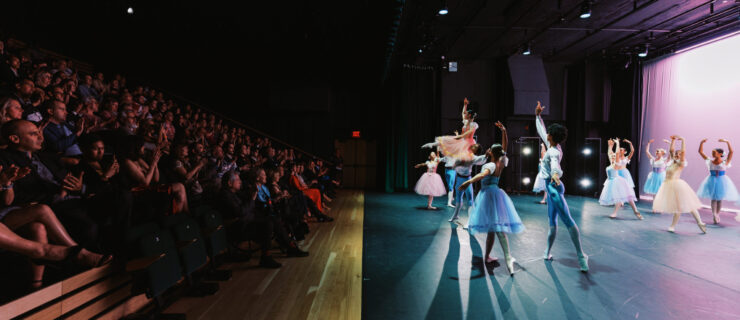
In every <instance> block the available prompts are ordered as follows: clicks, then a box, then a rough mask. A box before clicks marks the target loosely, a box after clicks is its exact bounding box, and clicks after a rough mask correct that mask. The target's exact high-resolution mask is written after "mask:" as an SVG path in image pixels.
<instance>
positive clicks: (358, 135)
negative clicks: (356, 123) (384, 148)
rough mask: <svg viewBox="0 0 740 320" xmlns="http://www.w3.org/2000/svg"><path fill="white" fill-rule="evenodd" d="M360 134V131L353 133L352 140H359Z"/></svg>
mask: <svg viewBox="0 0 740 320" xmlns="http://www.w3.org/2000/svg"><path fill="white" fill-rule="evenodd" d="M359 137H360V132H359V131H352V138H359Z"/></svg>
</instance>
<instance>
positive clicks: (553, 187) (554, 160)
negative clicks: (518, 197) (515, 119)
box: [535, 101, 588, 272]
mask: <svg viewBox="0 0 740 320" xmlns="http://www.w3.org/2000/svg"><path fill="white" fill-rule="evenodd" d="M544 109H545V107H544V106H542V105H541V104H540V102H539V101H537V108H536V109H535V115H536V116H537V117H536V120H535V124H536V126H537V133H538V134H539V135H540V138H542V140H544V141H545V142H546V146H547V153H546V154H545V158H544V160H543V161H542V164H543V168H544V172H545V174H546V175H547V183H546V184H545V186H546V190H547V215H548V217H549V222H550V232H549V233H548V235H547V249H546V250H545V260H552V255H551V254H550V250H551V249H552V245H553V243H555V235H556V234H557V230H558V221H557V219H558V216H560V219H561V220H563V223H564V224H565V226H566V227H568V232H569V233H570V239H571V240H572V241H573V245H574V246H575V248H576V254H577V255H578V264H579V266H580V268H581V271H583V272H588V256H587V255H586V254H585V253H584V252H583V248H582V247H581V233H580V232H579V231H578V226H577V225H576V222H575V221H574V220H573V217H571V215H570V210H569V209H568V203H566V202H565V196H564V195H563V194H564V193H565V187H564V186H563V184H562V183H561V181H560V177H562V176H563V170H562V169H561V168H560V161H561V160H562V158H563V152H562V150H561V148H560V144H561V143H562V142H563V141H565V139H566V138H567V137H568V129H567V128H565V127H564V126H562V125H559V124H557V123H553V124H551V125H550V126H548V127H547V129H545V122H544V121H543V120H542V117H540V114H541V113H542V110H544Z"/></svg>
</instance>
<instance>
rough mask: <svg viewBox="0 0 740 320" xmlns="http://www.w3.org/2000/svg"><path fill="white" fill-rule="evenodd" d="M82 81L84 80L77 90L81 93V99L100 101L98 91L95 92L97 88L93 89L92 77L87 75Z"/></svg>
mask: <svg viewBox="0 0 740 320" xmlns="http://www.w3.org/2000/svg"><path fill="white" fill-rule="evenodd" d="M82 79H83V80H82V82H81V83H80V85H79V86H78V87H77V90H78V91H79V92H80V97H81V98H83V99H84V98H87V97H92V98H94V99H95V100H100V93H98V91H97V90H95V88H93V86H92V84H93V78H92V76H91V75H86V76H84V77H83V78H82Z"/></svg>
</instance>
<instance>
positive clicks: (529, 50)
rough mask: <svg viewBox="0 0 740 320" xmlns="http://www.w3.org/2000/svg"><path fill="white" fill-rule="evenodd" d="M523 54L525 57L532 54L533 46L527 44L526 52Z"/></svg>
mask: <svg viewBox="0 0 740 320" xmlns="http://www.w3.org/2000/svg"><path fill="white" fill-rule="evenodd" d="M522 54H523V55H525V56H528V55H530V54H532V46H530V45H529V43H527V45H526V46H524V51H522Z"/></svg>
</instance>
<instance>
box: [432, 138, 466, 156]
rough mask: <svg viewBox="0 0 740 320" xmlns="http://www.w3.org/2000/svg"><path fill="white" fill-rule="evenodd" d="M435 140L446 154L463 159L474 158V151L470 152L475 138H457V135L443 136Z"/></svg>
mask: <svg viewBox="0 0 740 320" xmlns="http://www.w3.org/2000/svg"><path fill="white" fill-rule="evenodd" d="M435 140H436V141H437V143H439V148H440V149H441V150H442V153H443V154H444V155H445V156H447V157H450V158H455V159H458V160H463V161H471V160H473V153H472V152H470V146H472V145H473V144H474V143H475V141H474V140H473V139H455V136H441V137H437V138H436V139H435Z"/></svg>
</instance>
